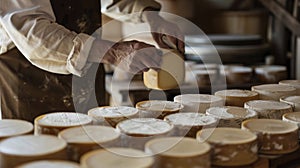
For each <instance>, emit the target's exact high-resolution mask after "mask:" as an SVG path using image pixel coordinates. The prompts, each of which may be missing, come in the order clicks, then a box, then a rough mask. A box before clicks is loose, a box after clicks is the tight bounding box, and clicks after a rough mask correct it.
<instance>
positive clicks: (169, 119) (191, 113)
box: [164, 112, 218, 127]
mask: <svg viewBox="0 0 300 168" xmlns="http://www.w3.org/2000/svg"><path fill="white" fill-rule="evenodd" d="M186 115H197V116H196V117H200V118H202V117H206V118H211V119H212V120H214V121H212V122H210V123H207V124H197V123H194V122H188V123H185V124H182V123H178V122H176V120H175V121H174V120H173V119H172V118H173V117H174V118H180V119H181V118H183V117H184V116H186ZM188 119H189V118H188ZM164 120H165V121H167V122H170V123H171V124H173V125H175V126H189V127H193V126H208V125H213V124H216V123H217V122H218V120H217V119H216V118H214V117H212V116H207V115H205V114H202V113H195V112H184V113H175V114H170V115H168V116H166V117H165V118H164ZM194 121H195V120H194Z"/></svg>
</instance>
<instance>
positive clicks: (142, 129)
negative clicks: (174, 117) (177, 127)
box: [116, 118, 173, 149]
mask: <svg viewBox="0 0 300 168" xmlns="http://www.w3.org/2000/svg"><path fill="white" fill-rule="evenodd" d="M116 128H117V130H119V131H120V132H121V133H122V135H121V143H122V144H121V145H122V146H124V147H132V148H137V149H144V145H145V143H146V142H147V141H148V140H150V139H153V138H157V137H161V136H169V135H170V134H171V133H172V129H173V125H171V124H170V123H168V122H166V121H163V120H161V119H155V118H134V119H128V120H125V121H122V122H120V123H119V124H118V125H117V127H116Z"/></svg>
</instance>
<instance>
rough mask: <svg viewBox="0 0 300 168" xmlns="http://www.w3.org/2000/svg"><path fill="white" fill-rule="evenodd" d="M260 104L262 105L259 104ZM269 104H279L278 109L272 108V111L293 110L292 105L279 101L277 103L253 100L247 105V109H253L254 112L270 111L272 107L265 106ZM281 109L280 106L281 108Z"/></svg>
mask: <svg viewBox="0 0 300 168" xmlns="http://www.w3.org/2000/svg"><path fill="white" fill-rule="evenodd" d="M257 103H260V104H257ZM268 103H272V104H277V105H278V106H277V107H276V108H274V107H272V108H271V109H272V110H273V109H275V110H286V109H290V108H292V106H291V105H289V104H287V103H284V102H279V101H275V100H251V101H248V102H246V103H245V107H246V106H248V107H247V108H250V109H253V110H254V111H256V110H259V111H261V110H269V109H270V107H269V106H266V105H264V104H268ZM258 105H259V106H258ZM281 105H282V107H280V108H279V106H281Z"/></svg>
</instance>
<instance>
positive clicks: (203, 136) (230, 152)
mask: <svg viewBox="0 0 300 168" xmlns="http://www.w3.org/2000/svg"><path fill="white" fill-rule="evenodd" d="M197 140H198V141H200V142H203V141H206V142H208V143H209V144H211V146H212V148H213V149H214V150H213V155H212V157H213V158H212V164H213V165H215V166H243V165H249V164H251V163H254V162H255V161H256V160H257V159H258V156H257V136H256V135H255V134H253V133H251V132H248V131H245V130H241V129H238V128H215V129H213V128H209V129H203V130H201V131H199V132H198V133H197Z"/></svg>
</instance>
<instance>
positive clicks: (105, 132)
mask: <svg viewBox="0 0 300 168" xmlns="http://www.w3.org/2000/svg"><path fill="white" fill-rule="evenodd" d="M58 137H59V138H61V139H63V140H65V141H66V142H67V143H68V148H67V151H68V157H69V159H70V160H72V161H76V162H78V161H79V159H80V157H81V156H82V155H83V154H84V153H87V152H89V151H91V150H94V149H99V148H107V147H111V146H114V145H117V143H118V139H119V137H120V133H119V132H117V131H116V130H115V129H114V128H111V127H106V126H95V125H87V126H82V127H74V128H68V129H65V130H63V131H61V132H60V133H59V134H58Z"/></svg>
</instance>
